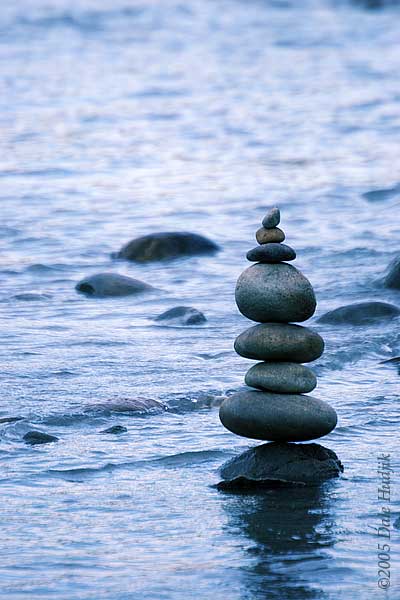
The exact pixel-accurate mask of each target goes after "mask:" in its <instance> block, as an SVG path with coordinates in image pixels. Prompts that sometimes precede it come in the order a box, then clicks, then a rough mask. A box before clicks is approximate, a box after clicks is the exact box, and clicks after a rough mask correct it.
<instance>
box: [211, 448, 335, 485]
mask: <svg viewBox="0 0 400 600" xmlns="http://www.w3.org/2000/svg"><path fill="white" fill-rule="evenodd" d="M343 470H344V469H343V465H342V463H341V462H340V460H339V458H338V457H337V455H336V454H335V452H333V451H332V450H330V449H329V448H325V447H324V446H321V445H320V444H292V443H284V442H272V443H269V444H263V445H261V446H255V447H254V448H250V450H247V451H246V452H243V454H240V455H239V456H236V457H234V458H232V459H231V460H229V461H228V462H226V463H225V464H224V465H222V467H221V469H220V474H221V477H223V479H224V481H222V482H220V483H219V484H218V486H217V487H218V488H219V489H221V490H232V491H234V490H240V489H245V488H246V487H247V488H255V487H256V488H257V487H276V486H280V485H318V484H319V483H322V482H323V481H326V480H327V479H331V478H333V477H338V476H339V475H340V473H342V472H343Z"/></svg>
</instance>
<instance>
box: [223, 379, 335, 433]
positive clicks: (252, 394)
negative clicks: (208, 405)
mask: <svg viewBox="0 0 400 600" xmlns="http://www.w3.org/2000/svg"><path fill="white" fill-rule="evenodd" d="M219 416H220V419H221V422H222V424H223V425H224V427H226V428H227V429H229V431H232V433H236V434H237V435H242V436H244V437H248V438H252V439H256V440H268V441H272V442H301V441H307V440H313V439H316V438H320V437H322V436H324V435H327V434H328V433H329V432H331V431H332V430H333V429H334V428H335V427H336V423H337V416H336V412H335V410H334V409H333V408H332V407H331V406H330V405H329V404H327V403H326V402H323V401H322V400H319V399H318V398H314V397H313V396H305V395H300V394H273V393H271V392H258V391H253V390H252V391H249V392H237V393H236V394H233V395H232V396H230V397H229V398H227V399H226V400H225V401H224V402H223V403H222V405H221V407H220V410H219Z"/></svg>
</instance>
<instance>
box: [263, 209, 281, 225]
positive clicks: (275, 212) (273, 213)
mask: <svg viewBox="0 0 400 600" xmlns="http://www.w3.org/2000/svg"><path fill="white" fill-rule="evenodd" d="M280 220H281V211H280V210H279V208H276V206H274V208H271V210H269V211H268V212H267V214H266V215H265V217H264V218H263V221H262V225H263V227H264V228H265V229H272V228H273V227H276V226H277V225H279V223H280Z"/></svg>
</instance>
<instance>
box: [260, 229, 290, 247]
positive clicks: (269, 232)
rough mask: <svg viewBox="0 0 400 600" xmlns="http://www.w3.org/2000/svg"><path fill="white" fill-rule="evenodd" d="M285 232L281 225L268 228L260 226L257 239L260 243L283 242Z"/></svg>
mask: <svg viewBox="0 0 400 600" xmlns="http://www.w3.org/2000/svg"><path fill="white" fill-rule="evenodd" d="M284 239H285V234H284V233H283V231H282V229H279V227H272V229H266V228H265V227H260V229H258V230H257V231H256V240H257V242H258V243H259V244H268V243H269V242H278V243H279V242H283V240H284Z"/></svg>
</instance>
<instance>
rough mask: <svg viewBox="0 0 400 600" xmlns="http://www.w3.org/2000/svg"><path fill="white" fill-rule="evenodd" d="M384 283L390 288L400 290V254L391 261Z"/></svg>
mask: <svg viewBox="0 0 400 600" xmlns="http://www.w3.org/2000/svg"><path fill="white" fill-rule="evenodd" d="M383 285H384V286H385V287H386V288H389V289H393V290H400V256H398V257H397V258H395V259H394V260H393V261H392V262H391V263H390V265H389V267H388V274H387V275H386V277H385V278H384V280H383Z"/></svg>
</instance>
